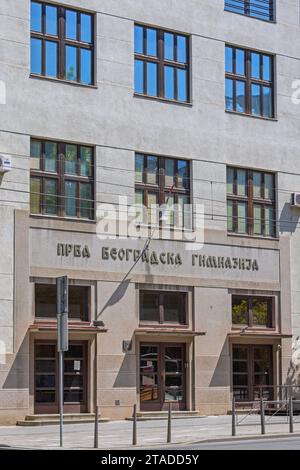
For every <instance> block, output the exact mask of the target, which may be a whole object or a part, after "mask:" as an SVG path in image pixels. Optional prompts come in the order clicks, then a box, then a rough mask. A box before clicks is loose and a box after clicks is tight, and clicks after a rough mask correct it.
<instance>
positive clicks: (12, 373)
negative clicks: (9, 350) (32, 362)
mask: <svg viewBox="0 0 300 470" xmlns="http://www.w3.org/2000/svg"><path fill="white" fill-rule="evenodd" d="M3 389H29V335H28V334H26V336H25V337H24V339H23V342H22V344H21V346H20V348H19V351H18V352H17V354H16V355H15V357H14V361H13V363H12V364H11V365H10V368H9V372H8V374H7V377H6V379H5V381H4V384H3Z"/></svg>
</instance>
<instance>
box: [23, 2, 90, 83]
mask: <svg viewBox="0 0 300 470" xmlns="http://www.w3.org/2000/svg"><path fill="white" fill-rule="evenodd" d="M93 22H94V17H93V15H91V14H89V13H84V12H81V11H78V10H72V9H69V8H64V7H61V6H56V5H53V4H51V5H50V4H49V5H48V4H46V3H41V2H34V1H32V2H31V73H32V74H33V75H41V76H45V77H50V78H58V79H62V80H68V81H71V82H77V83H81V84H84V85H92V84H93V83H94V77H93V75H94V31H93V29H94V28H93Z"/></svg>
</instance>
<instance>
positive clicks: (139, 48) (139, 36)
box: [134, 26, 144, 54]
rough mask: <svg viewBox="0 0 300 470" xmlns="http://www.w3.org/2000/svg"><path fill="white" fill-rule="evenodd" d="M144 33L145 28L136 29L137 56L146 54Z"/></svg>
mask: <svg viewBox="0 0 300 470" xmlns="http://www.w3.org/2000/svg"><path fill="white" fill-rule="evenodd" d="M143 33H144V28H142V26H135V27H134V52H135V53H136V54H143V53H144V45H143Z"/></svg>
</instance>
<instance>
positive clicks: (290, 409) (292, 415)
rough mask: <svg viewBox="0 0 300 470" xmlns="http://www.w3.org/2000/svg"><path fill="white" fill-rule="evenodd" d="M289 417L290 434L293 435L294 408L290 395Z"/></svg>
mask: <svg viewBox="0 0 300 470" xmlns="http://www.w3.org/2000/svg"><path fill="white" fill-rule="evenodd" d="M289 416H290V433H291V434H293V432H294V407H293V397H292V395H291V396H290V404H289Z"/></svg>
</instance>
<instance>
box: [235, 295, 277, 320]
mask: <svg viewBox="0 0 300 470" xmlns="http://www.w3.org/2000/svg"><path fill="white" fill-rule="evenodd" d="M273 312H274V298H273V297H262V296H257V297H247V296H240V295H233V296H232V324H233V326H248V327H249V328H274V318H273V317H274V313H273Z"/></svg>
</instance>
